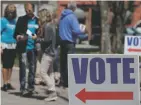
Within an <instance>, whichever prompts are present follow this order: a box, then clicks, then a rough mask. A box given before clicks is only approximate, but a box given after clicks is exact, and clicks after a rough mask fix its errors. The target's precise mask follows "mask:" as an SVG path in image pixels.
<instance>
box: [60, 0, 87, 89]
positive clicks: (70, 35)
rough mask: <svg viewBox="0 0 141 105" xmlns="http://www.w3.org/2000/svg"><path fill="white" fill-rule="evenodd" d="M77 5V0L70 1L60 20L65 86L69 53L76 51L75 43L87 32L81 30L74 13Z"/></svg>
mask: <svg viewBox="0 0 141 105" xmlns="http://www.w3.org/2000/svg"><path fill="white" fill-rule="evenodd" d="M76 8H77V5H76V2H73V1H72V2H69V3H68V6H67V9H65V10H64V11H63V12H62V14H61V17H60V21H59V36H60V38H61V41H60V47H61V48H60V71H61V77H62V80H61V81H62V84H63V87H64V88H66V89H67V88H68V68H67V54H73V53H75V43H76V39H77V38H78V36H79V35H83V34H85V33H86V29H85V31H84V32H83V31H81V30H80V26H79V22H78V19H77V17H76V16H75V14H74V11H75V10H76Z"/></svg>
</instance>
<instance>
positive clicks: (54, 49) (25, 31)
mask: <svg viewBox="0 0 141 105" xmlns="http://www.w3.org/2000/svg"><path fill="white" fill-rule="evenodd" d="M24 7H25V12H26V15H24V16H21V17H19V18H18V20H17V21H16V16H17V14H16V7H15V5H13V4H9V5H7V7H6V9H5V15H4V17H2V18H1V56H2V65H3V66H2V67H3V69H2V73H3V87H2V90H4V91H7V90H9V89H15V88H14V87H13V86H12V84H11V75H12V68H13V65H14V60H15V57H16V55H18V58H19V82H20V92H21V95H22V96H27V95H33V94H37V92H36V90H35V84H38V83H39V82H43V83H45V85H46V86H47V91H48V92H47V93H48V97H47V98H45V101H52V100H57V93H56V88H55V81H56V80H57V78H58V77H59V74H56V73H57V72H56V71H57V70H55V69H57V68H58V63H57V62H58V55H59V52H58V46H59V45H60V73H61V84H62V86H63V87H64V88H68V68H67V54H73V53H75V43H76V38H77V37H78V36H80V35H84V34H86V32H87V31H86V30H83V31H82V30H81V29H80V26H79V22H78V20H77V17H76V16H75V15H74V13H73V12H74V11H75V9H76V8H77V5H76V2H69V3H68V6H67V9H65V10H64V11H63V12H62V14H61V18H60V19H59V21H57V20H56V17H55V14H54V13H51V12H50V11H49V10H47V9H42V10H40V11H39V13H38V14H39V16H38V17H36V16H35V15H34V6H33V5H32V4H31V3H26V4H25V5H24ZM38 64H39V65H40V67H38ZM27 67H28V70H29V72H28V84H27V86H26V68H27ZM54 70H55V73H54ZM56 75H58V77H57V76H56Z"/></svg>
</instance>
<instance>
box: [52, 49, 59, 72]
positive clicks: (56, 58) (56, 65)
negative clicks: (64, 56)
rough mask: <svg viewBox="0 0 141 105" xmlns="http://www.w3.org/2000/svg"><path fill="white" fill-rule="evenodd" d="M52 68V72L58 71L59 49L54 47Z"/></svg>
mask: <svg viewBox="0 0 141 105" xmlns="http://www.w3.org/2000/svg"><path fill="white" fill-rule="evenodd" d="M53 70H54V72H59V49H58V47H57V48H56V49H55V57H54V61H53Z"/></svg>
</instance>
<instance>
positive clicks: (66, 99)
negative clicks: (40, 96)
mask: <svg viewBox="0 0 141 105" xmlns="http://www.w3.org/2000/svg"><path fill="white" fill-rule="evenodd" d="M58 97H60V98H61V99H63V100H65V101H69V99H68V98H66V97H63V96H60V95H58Z"/></svg>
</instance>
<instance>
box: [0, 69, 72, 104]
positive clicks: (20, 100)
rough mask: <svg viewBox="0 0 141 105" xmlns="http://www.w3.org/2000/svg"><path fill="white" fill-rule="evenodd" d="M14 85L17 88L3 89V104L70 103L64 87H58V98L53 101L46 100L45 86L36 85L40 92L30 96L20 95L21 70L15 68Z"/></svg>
mask: <svg viewBox="0 0 141 105" xmlns="http://www.w3.org/2000/svg"><path fill="white" fill-rule="evenodd" d="M12 85H13V86H14V87H15V88H16V90H14V91H13V90H10V91H8V92H3V91H1V97H2V98H1V102H2V104H1V105H68V104H69V103H68V92H67V90H64V89H62V88H59V87H57V93H58V100H57V101H53V102H45V101H44V98H45V97H46V96H47V95H46V91H45V90H46V87H45V86H36V91H37V92H38V93H39V94H37V95H34V96H33V97H30V98H25V97H21V96H20V92H19V87H20V85H19V71H18V70H15V69H14V70H13V74H12Z"/></svg>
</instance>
